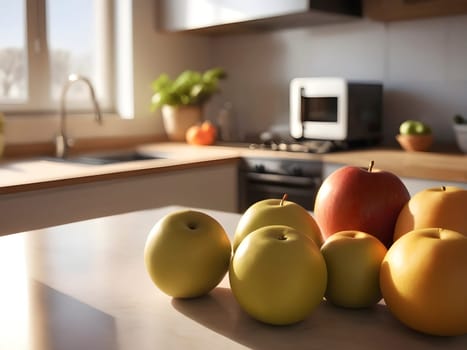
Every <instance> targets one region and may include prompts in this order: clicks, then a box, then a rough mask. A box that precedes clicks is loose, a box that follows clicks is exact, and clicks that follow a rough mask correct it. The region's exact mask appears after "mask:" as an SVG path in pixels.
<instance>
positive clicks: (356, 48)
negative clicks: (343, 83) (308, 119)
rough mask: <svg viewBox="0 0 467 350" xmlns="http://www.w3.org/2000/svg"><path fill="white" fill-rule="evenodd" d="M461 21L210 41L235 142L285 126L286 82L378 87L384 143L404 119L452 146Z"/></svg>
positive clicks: (462, 101) (461, 65)
mask: <svg viewBox="0 0 467 350" xmlns="http://www.w3.org/2000/svg"><path fill="white" fill-rule="evenodd" d="M466 33H467V16H465V15H464V16H452V17H440V18H434V19H423V20H412V21H402V22H391V23H380V22H373V21H369V20H365V21H356V22H351V23H346V24H339V25H326V26H322V27H312V28H305V29H292V30H281V31H276V32H272V33H270V32H268V33H259V34H258V33H255V34H245V35H235V36H223V37H217V38H214V39H213V41H212V46H211V47H212V52H213V55H214V61H215V63H216V64H219V65H221V66H223V67H225V68H226V70H227V71H228V73H229V79H228V80H227V81H226V83H225V85H224V88H223V94H222V98H224V99H226V100H230V101H231V102H232V104H233V106H234V112H235V116H236V118H237V123H238V125H239V129H240V131H241V133H242V134H243V135H246V134H248V133H255V132H261V131H264V130H265V129H267V128H269V127H270V126H271V125H280V124H286V123H287V122H288V108H289V101H288V88H289V82H290V80H291V79H292V78H294V77H300V76H342V77H345V78H347V79H350V80H375V81H382V82H383V84H384V143H385V144H391V145H395V144H396V141H395V139H394V136H395V134H396V133H397V130H398V127H399V124H400V123H401V122H402V121H403V120H405V119H420V120H423V121H425V122H427V123H429V124H430V125H431V126H432V128H433V130H434V136H435V140H436V141H437V142H443V143H452V142H454V132H453V130H452V125H451V124H452V117H453V115H454V114H456V113H460V114H463V115H466V116H467V41H466V40H465V34H466Z"/></svg>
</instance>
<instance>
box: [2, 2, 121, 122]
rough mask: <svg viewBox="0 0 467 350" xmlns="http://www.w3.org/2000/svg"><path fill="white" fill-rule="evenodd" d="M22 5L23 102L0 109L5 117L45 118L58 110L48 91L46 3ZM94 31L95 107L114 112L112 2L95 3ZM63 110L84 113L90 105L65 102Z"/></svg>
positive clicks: (57, 104)
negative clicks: (25, 86)
mask: <svg viewBox="0 0 467 350" xmlns="http://www.w3.org/2000/svg"><path fill="white" fill-rule="evenodd" d="M23 1H24V2H25V14H24V16H25V26H26V28H25V36H26V37H25V38H24V40H25V45H24V48H25V50H26V62H27V77H26V79H27V87H28V92H27V99H26V100H23V99H18V100H8V101H7V102H3V101H1V102H0V109H1V110H2V111H3V112H7V113H8V114H10V115H11V114H13V115H14V114H35V115H46V114H49V113H50V112H56V111H57V110H58V109H59V104H60V103H59V102H60V101H59V99H54V98H53V97H52V95H51V91H50V86H51V85H50V83H51V81H50V67H49V62H50V61H49V51H48V44H47V22H46V21H47V19H46V1H47V0H23ZM94 6H95V11H96V12H95V16H96V22H97V23H99V24H98V27H96V28H97V30H96V37H98V40H100V41H99V45H97V46H98V48H99V50H98V55H99V56H98V63H97V67H96V70H97V72H98V77H99V78H98V79H97V81H95V82H94V81H93V86H94V89H95V91H96V94H97V97H98V101H99V105H100V107H101V109H102V111H103V112H106V113H114V112H115V91H114V88H113V87H114V86H115V84H114V78H113V76H114V67H115V63H114V46H115V45H114V16H113V14H114V1H112V0H95V1H94ZM67 110H69V111H72V112H75V113H85V112H89V111H90V110H91V103H89V104H88V103H87V102H84V103H83V102H75V101H73V100H70V101H68V100H67Z"/></svg>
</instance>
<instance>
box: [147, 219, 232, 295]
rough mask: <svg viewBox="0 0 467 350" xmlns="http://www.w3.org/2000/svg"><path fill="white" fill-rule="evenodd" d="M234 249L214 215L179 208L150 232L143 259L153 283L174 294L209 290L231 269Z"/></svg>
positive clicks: (193, 293)
mask: <svg viewBox="0 0 467 350" xmlns="http://www.w3.org/2000/svg"><path fill="white" fill-rule="evenodd" d="M231 254H232V249H231V245H230V241H229V238H228V236H227V234H226V232H225V230H224V228H223V227H222V226H221V224H219V222H217V221H216V220H215V219H214V218H213V217H211V216H209V215H207V214H204V213H202V212H199V211H195V210H180V211H176V212H173V213H170V214H168V215H166V216H164V217H163V218H161V219H160V220H159V221H158V222H157V223H156V224H155V225H154V227H153V228H152V230H151V232H150V233H149V235H148V237H147V240H146V245H145V249H144V262H145V265H146V269H147V271H148V273H149V276H150V277H151V279H152V281H153V282H154V284H155V285H156V286H157V287H158V288H159V289H160V290H161V291H163V292H164V293H166V294H168V295H170V296H172V297H174V298H194V297H198V296H201V295H204V294H206V293H208V292H210V291H211V290H212V289H213V288H214V287H215V286H217V284H218V283H219V282H220V281H221V280H222V278H223V277H224V276H225V274H226V273H227V271H228V268H229V263H230V258H231Z"/></svg>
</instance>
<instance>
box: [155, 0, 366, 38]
mask: <svg viewBox="0 0 467 350" xmlns="http://www.w3.org/2000/svg"><path fill="white" fill-rule="evenodd" d="M157 13H158V28H159V29H160V30H162V31H167V32H178V31H198V32H204V33H211V34H212V33H225V32H230V31H234V32H235V31H244V30H252V29H275V28H283V27H294V26H303V25H313V24H323V23H331V22H336V21H343V20H349V19H355V18H359V16H360V15H361V4H360V1H354V0H352V1H349V0H345V1H340V0H337V1H308V0H289V1H282V0H256V1H245V0H243V1H235V0H220V1H219V0H205V1H191V0H159V1H157Z"/></svg>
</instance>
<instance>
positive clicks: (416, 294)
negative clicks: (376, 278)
mask: <svg viewBox="0 0 467 350" xmlns="http://www.w3.org/2000/svg"><path fill="white" fill-rule="evenodd" d="M380 287H381V292H382V294H383V298H384V300H385V302H386V305H387V307H388V309H389V310H390V312H391V313H392V314H393V315H394V316H395V317H396V318H397V319H399V320H400V321H401V322H402V323H404V324H405V325H407V326H408V327H410V328H413V329H415V330H417V331H420V332H423V333H427V334H431V335H440V336H453V335H463V334H467V237H466V236H464V235H462V234H461V233H459V232H456V231H452V230H446V229H441V228H426V229H418V230H414V231H411V232H408V233H407V234H405V235H404V236H402V237H401V238H400V239H398V240H397V241H396V242H394V244H393V245H392V246H391V248H389V250H388V252H387V254H386V257H385V258H384V260H383V262H382V264H381V272H380Z"/></svg>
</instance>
